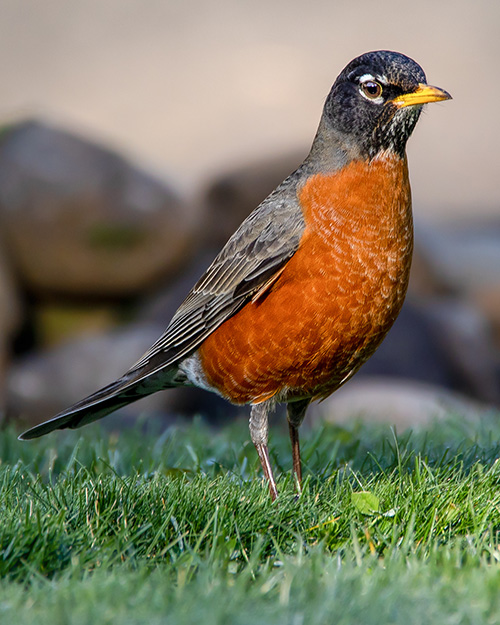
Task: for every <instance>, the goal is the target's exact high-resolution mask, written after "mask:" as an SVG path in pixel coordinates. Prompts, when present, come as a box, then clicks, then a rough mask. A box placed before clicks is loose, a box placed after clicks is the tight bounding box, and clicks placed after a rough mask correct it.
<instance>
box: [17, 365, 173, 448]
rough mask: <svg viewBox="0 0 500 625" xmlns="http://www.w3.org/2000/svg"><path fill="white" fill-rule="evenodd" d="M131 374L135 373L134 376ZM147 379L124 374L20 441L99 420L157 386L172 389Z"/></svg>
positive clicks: (33, 429)
mask: <svg viewBox="0 0 500 625" xmlns="http://www.w3.org/2000/svg"><path fill="white" fill-rule="evenodd" d="M134 377H135V376H134ZM152 382H153V380H151V379H149V380H148V379H147V378H146V379H144V378H139V379H138V380H137V379H135V380H130V378H129V376H128V375H125V376H124V377H123V378H120V379H119V380H116V382H112V383H111V384H108V386H105V387H104V388H102V389H100V390H99V391H96V392H95V393H92V395H89V396H88V397H85V398H84V399H82V400H81V401H79V402H77V403H76V404H73V406H71V407H70V408H67V409H66V410H64V411H63V412H60V413H59V414H58V415H56V416H55V417H53V418H52V419H50V420H49V421H45V422H44V423H41V424H40V425H37V426H35V427H33V428H30V429H29V430H26V432H23V433H22V434H21V435H20V436H19V439H20V440H30V439H32V438H38V437H39V436H43V435H44V434H48V433H49V432H52V431H53V430H63V429H65V428H71V429H75V428H79V427H81V426H83V425H87V424H88V423H92V422H93V421H97V420H98V419H102V418H103V417H105V416H107V415H108V414H110V413H112V412H114V411H115V410H118V409H119V408H122V407H123V406H126V405H127V404H131V403H132V402H135V401H137V400H138V399H141V398H142V397H145V396H146V395H150V394H151V393H155V392H156V391H158V390H160V389H165V388H172V387H173V386H176V385H175V384H169V383H168V382H167V381H165V380H162V383H161V385H159V384H154V383H152Z"/></svg>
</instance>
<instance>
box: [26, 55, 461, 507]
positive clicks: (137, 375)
mask: <svg viewBox="0 0 500 625" xmlns="http://www.w3.org/2000/svg"><path fill="white" fill-rule="evenodd" d="M450 97H451V96H450V95H449V94H448V93H447V92H446V91H443V90H442V89H438V88H437V87H432V86H429V85H428V84H427V83H426V78H425V74H424V72H423V70H422V68H421V67H420V66H419V65H418V64H417V63H416V62H415V61H413V60H412V59H410V58H408V57H407V56H404V55H403V54H398V53H396V52H389V51H377V52H368V53H367V54H363V55H361V56H359V57H357V58H355V59H354V60H353V61H351V62H350V63H349V64H348V65H347V67H345V69H344V70H343V71H342V72H341V74H340V75H339V77H338V78H337V80H336V81H335V83H334V85H333V87H332V90H331V91H330V93H329V95H328V97H327V99H326V103H325V106H324V110H323V115H322V117H321V121H320V124H319V129H318V132H317V134H316V137H315V138H314V141H313V144H312V148H311V151H310V153H309V155H308V156H307V158H306V159H305V161H304V162H303V163H302V165H301V166H300V167H299V168H298V169H297V170H296V171H295V172H293V173H292V174H291V175H290V176H289V177H288V178H286V180H285V181H284V182H282V183H281V184H280V185H279V187H277V189H276V190H275V191H273V192H272V193H271V195H269V197H267V198H266V199H265V200H264V201H263V202H262V203H261V204H260V206H258V208H256V209H255V210H254V211H253V212H252V213H251V214H250V216H249V217H248V218H247V219H246V220H245V221H244V222H243V223H242V225H241V226H240V227H239V228H238V229H237V230H236V232H235V233H234V235H233V236H232V237H231V238H230V239H229V241H228V242H227V244H226V245H225V246H224V248H223V249H222V251H221V252H220V253H219V255H218V256H217V257H216V259H215V260H214V261H213V263H212V264H211V265H210V267H209V268H208V269H207V271H206V273H205V274H204V275H203V276H202V277H201V279H200V280H199V281H198V283H197V284H196V285H195V286H194V287H193V289H192V290H191V292H190V293H189V294H188V296H187V297H186V299H185V300H184V302H183V303H182V304H181V305H180V307H179V309H178V310H177V312H176V313H175V315H174V317H173V318H172V320H171V321H170V324H169V325H168V327H167V329H166V330H165V333H164V334H163V335H162V336H161V337H160V338H159V339H158V340H157V341H156V343H155V344H154V345H153V346H152V347H151V348H150V349H149V350H148V351H147V352H146V354H144V356H143V357H142V358H141V359H140V360H139V361H138V362H137V363H136V364H135V365H133V366H132V368H131V369H129V370H128V371H127V372H126V373H125V374H124V375H123V376H122V377H121V378H120V379H118V380H116V381H115V382H113V383H112V384H109V385H108V386H106V387H104V388H103V389H101V390H99V391H97V392H96V393H94V394H92V395H90V396H89V397H87V398H85V399H83V400H82V401H80V402H78V403H77V404H75V405H74V406H72V407H71V408H68V409H67V410H65V411H64V412H62V413H60V414H59V415H57V416H56V417H54V418H53V419H51V420H50V421H47V422H45V423H42V424H41V425H38V426H36V427H34V428H32V429H30V430H28V431H27V432H24V434H22V435H21V436H20V438H21V439H31V438H35V437H38V436H41V435H43V434H47V433H48V432H50V431H52V430H55V429H58V428H60V429H62V428H68V427H69V428H77V427H80V426H82V425H85V424H87V423H90V422H92V421H95V420H97V419H100V418H101V417H104V416H106V415H108V414H109V413H110V412H113V411H114V410H117V409H118V408H120V407H122V406H124V405H126V404H129V403H130V402H133V401H136V400H137V399H140V398H141V397H143V396H145V395H149V394H150V393H154V392H156V391H159V390H162V389H167V388H172V387H176V386H198V387H201V388H203V389H206V390H208V391H212V392H215V393H218V394H219V395H221V396H222V397H225V398H226V399H228V400H229V401H231V402H233V403H235V404H251V411H250V434H251V438H252V441H253V443H254V444H255V447H256V449H257V452H258V455H259V458H260V462H261V464H262V468H263V470H264V474H265V476H266V478H267V481H268V484H269V489H270V493H271V497H272V498H273V499H275V498H276V496H277V489H276V483H275V480H274V477H273V472H272V468H271V464H270V461H269V453H268V447H267V441H268V415H269V412H270V410H271V409H272V407H273V405H274V404H275V403H276V402H286V404H287V417H288V424H289V430H290V438H291V443H292V456H293V472H294V474H295V477H296V479H297V482H298V484H299V487H300V482H301V477H302V474H301V462H300V447H299V432H298V430H299V426H300V424H301V423H302V420H303V419H304V416H305V413H306V409H307V407H308V405H309V403H310V402H311V401H312V400H314V399H322V398H325V397H327V396H328V395H330V394H331V393H332V392H333V391H335V390H336V389H337V388H339V386H341V385H342V384H344V383H345V382H346V381H347V380H348V379H349V378H351V377H352V375H353V374H354V373H355V372H356V371H357V370H358V369H359V368H360V366H361V365H362V364H363V363H364V362H365V361H366V360H367V359H368V358H369V357H370V356H371V355H372V354H373V352H374V351H375V349H376V348H377V347H378V345H379V344H380V342H381V341H382V339H383V338H384V336H385V335H386V333H387V331H388V330H389V328H390V327H391V325H392V324H393V322H394V320H395V319H396V317H397V315H398V313H399V311H400V309H401V305H402V303H403V299H404V296H405V293H406V288H407V285H408V275H409V271H410V263H411V256H412V247H413V228H412V214H411V196H410V184H409V179H408V168H407V160H406V154H405V148H406V142H407V140H408V138H409V137H410V135H411V133H412V131H413V129H414V128H415V124H416V123H417V121H418V118H419V116H420V113H421V111H422V105H423V104H426V103H428V102H438V101H440V100H447V99H449V98H450Z"/></svg>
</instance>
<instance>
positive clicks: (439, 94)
mask: <svg viewBox="0 0 500 625" xmlns="http://www.w3.org/2000/svg"><path fill="white" fill-rule="evenodd" d="M441 100H451V95H450V94H449V93H448V92H447V91H445V90H444V89H439V87H432V86H431V85H424V84H423V83H420V84H419V85H418V89H417V90H416V91H412V92H411V93H403V95H398V97H397V98H394V100H393V101H392V102H393V104H395V105H396V106H397V107H398V108H403V107H405V106H415V105H416V104H427V103H429V102H441Z"/></svg>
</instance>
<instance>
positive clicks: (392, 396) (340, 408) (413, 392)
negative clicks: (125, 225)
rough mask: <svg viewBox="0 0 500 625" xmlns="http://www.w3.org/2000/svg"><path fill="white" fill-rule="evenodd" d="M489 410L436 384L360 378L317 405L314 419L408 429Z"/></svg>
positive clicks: (314, 407) (472, 416) (314, 409)
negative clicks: (385, 425)
mask: <svg viewBox="0 0 500 625" xmlns="http://www.w3.org/2000/svg"><path fill="white" fill-rule="evenodd" d="M489 410H490V408H489V407H488V406H484V405H483V404H480V403H478V402H473V401H471V400H470V399H468V398H466V397H464V396H462V395H460V394H459V393H454V392H451V391H449V390H447V389H443V388H441V387H439V386H436V385H432V384H424V383H422V382H416V381H414V380H397V379H394V378H386V379H384V378H356V379H354V380H352V381H351V382H348V383H347V384H346V385H345V386H343V387H342V388H340V389H339V390H338V391H337V392H336V393H334V394H333V395H332V396H331V397H329V398H328V399H326V400H325V401H324V402H322V403H320V404H316V405H313V407H312V409H311V418H312V420H313V421H314V420H315V419H318V418H322V419H325V420H327V421H333V422H335V423H347V422H349V421H352V420H353V419H361V420H366V421H371V422H374V421H375V422H380V423H389V424H391V425H394V426H396V428H398V429H404V428H409V427H415V426H418V425H424V424H426V423H428V422H429V421H431V420H434V419H442V418H445V417H450V416H452V415H455V416H458V417H462V418H471V419H472V418H477V417H478V416H480V415H481V414H485V413H486V412H487V411H489Z"/></svg>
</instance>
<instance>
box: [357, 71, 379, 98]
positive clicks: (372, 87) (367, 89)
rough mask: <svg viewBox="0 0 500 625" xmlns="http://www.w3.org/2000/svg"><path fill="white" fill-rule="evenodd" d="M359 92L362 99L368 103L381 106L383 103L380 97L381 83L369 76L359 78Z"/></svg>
mask: <svg viewBox="0 0 500 625" xmlns="http://www.w3.org/2000/svg"><path fill="white" fill-rule="evenodd" d="M359 92H360V93H361V95H362V96H363V97H364V98H366V99H367V100H370V102H373V103H374V104H382V103H383V101H384V98H383V97H382V93H383V87H382V84H381V82H380V81H378V80H376V79H375V78H374V77H373V76H371V75H369V74H365V75H364V76H361V78H360V80H359Z"/></svg>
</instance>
